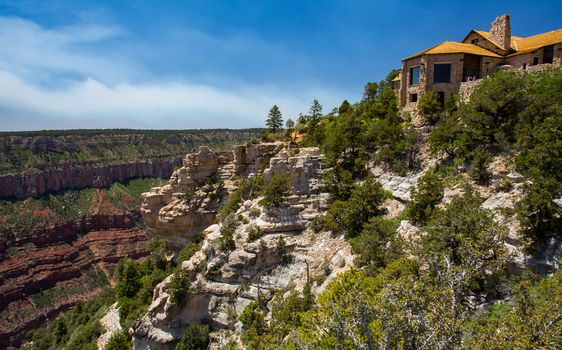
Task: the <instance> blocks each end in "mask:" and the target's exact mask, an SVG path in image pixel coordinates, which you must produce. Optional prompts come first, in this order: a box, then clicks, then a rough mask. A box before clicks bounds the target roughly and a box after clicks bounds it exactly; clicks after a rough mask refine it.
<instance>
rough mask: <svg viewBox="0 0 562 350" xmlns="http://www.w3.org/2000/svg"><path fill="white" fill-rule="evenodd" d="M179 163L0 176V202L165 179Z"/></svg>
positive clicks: (164, 161)
mask: <svg viewBox="0 0 562 350" xmlns="http://www.w3.org/2000/svg"><path fill="white" fill-rule="evenodd" d="M179 165H181V159H180V158H176V159H169V160H167V159H161V160H154V161H140V162H134V163H124V164H113V165H80V166H78V165H64V166H61V167H59V168H56V169H50V170H45V171H34V172H26V173H20V174H7V175H1V176H0V199H2V198H13V199H25V198H28V197H38V196H41V195H43V194H45V193H49V192H59V191H62V190H68V189H74V190H76V189H82V188H89V187H94V188H104V187H109V186H110V185H111V184H112V183H114V182H122V181H125V180H128V179H132V178H138V177H161V178H169V177H170V175H171V174H172V172H173V170H174V168H175V167H178V166H179Z"/></svg>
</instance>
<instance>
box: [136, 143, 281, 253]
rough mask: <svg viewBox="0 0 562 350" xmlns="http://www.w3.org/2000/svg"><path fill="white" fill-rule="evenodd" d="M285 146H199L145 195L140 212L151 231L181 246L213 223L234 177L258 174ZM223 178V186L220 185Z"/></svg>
mask: <svg viewBox="0 0 562 350" xmlns="http://www.w3.org/2000/svg"><path fill="white" fill-rule="evenodd" d="M281 148H282V145H280V144H275V143H265V144H248V145H239V146H235V147H234V149H233V150H232V151H230V152H217V153H215V152H212V151H211V150H209V148H208V147H204V146H203V147H200V148H199V150H198V152H197V153H191V154H188V155H187V156H186V157H185V159H184V160H183V167H181V168H179V169H178V170H176V171H175V172H174V173H173V174H172V176H171V178H170V181H169V182H168V184H167V185H165V186H163V187H156V188H153V189H152V190H151V192H148V193H144V194H143V195H142V199H143V201H142V205H141V213H142V215H143V219H144V222H145V223H146V225H147V227H148V228H149V231H151V232H154V233H156V234H158V235H160V236H163V237H165V238H166V239H167V240H168V242H169V243H170V245H171V246H172V247H173V248H176V249H178V248H181V247H182V246H184V245H185V244H187V243H188V242H189V241H191V240H193V238H194V236H195V235H196V234H197V233H199V232H201V231H202V230H203V229H205V228H206V227H208V226H209V225H211V224H212V223H213V222H214V220H215V217H216V214H217V211H218V209H219V206H220V204H222V203H223V200H224V198H225V197H226V195H227V191H228V187H231V186H232V184H231V182H230V179H232V178H233V177H234V176H247V175H248V174H255V173H257V172H258V171H259V170H260V169H262V168H263V167H264V166H266V165H267V164H268V162H269V160H270V159H271V158H272V157H273V156H274V155H275V154H276V153H277V152H279V150H280V149H281ZM221 180H225V181H224V187H223V186H222V184H221V186H217V184H218V183H219V182H220V181H221Z"/></svg>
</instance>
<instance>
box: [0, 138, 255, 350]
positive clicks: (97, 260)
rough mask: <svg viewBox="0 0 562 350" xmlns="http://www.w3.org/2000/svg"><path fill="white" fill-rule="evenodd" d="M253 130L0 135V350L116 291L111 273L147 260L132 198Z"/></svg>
mask: <svg viewBox="0 0 562 350" xmlns="http://www.w3.org/2000/svg"><path fill="white" fill-rule="evenodd" d="M257 134H258V133H257V131H255V130H236V131H232V130H205V131H198V130H194V131H155V132H150V131H135V130H115V131H111V130H109V131H104V130H101V131H99V130H98V131H87V132H85V131H72V130H70V131H61V132H48V131H47V132H30V133H1V134H0V149H1V151H2V152H0V204H1V206H0V261H1V262H0V280H1V281H2V283H1V284H0V348H9V347H18V346H19V344H20V342H21V340H22V339H23V337H24V336H25V334H26V332H27V331H29V330H32V329H34V328H36V327H38V326H40V325H41V324H43V323H44V322H46V321H48V320H51V319H53V318H55V317H56V316H57V315H58V314H59V313H60V312H62V311H65V310H68V309H69V308H71V307H73V306H74V305H75V304H76V303H77V302H79V301H86V300H89V299H91V298H93V297H95V296H96V295H97V294H98V293H100V292H101V291H102V290H103V289H104V288H107V287H108V286H111V285H114V283H115V275H114V270H115V266H116V264H117V263H118V261H119V260H121V259H123V258H125V257H128V258H132V259H136V260H142V259H143V258H144V257H146V256H147V254H148V252H147V250H146V247H145V243H146V241H147V239H148V236H147V234H146V228H145V225H144V224H143V221H142V217H141V214H140V211H139V205H140V196H139V194H140V193H139V191H140V192H144V191H146V190H148V189H149V188H150V187H149V186H151V184H158V183H160V182H159V181H162V180H159V179H167V178H169V177H170V176H171V174H172V173H173V171H174V169H175V168H178V167H180V166H181V165H182V162H183V159H182V158H183V157H184V156H185V154H186V153H188V152H189V151H191V150H192V149H193V148H194V147H197V146H199V145H201V144H208V145H210V146H215V147H217V146H220V145H225V144H230V143H240V142H244V141H247V140H249V139H250V138H252V137H256V136H257Z"/></svg>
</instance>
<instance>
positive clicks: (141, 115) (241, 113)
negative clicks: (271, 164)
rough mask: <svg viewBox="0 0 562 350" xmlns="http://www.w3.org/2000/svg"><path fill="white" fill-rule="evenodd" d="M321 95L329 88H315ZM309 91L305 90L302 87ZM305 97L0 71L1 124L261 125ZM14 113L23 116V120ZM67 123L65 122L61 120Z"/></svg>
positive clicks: (288, 112)
mask: <svg viewBox="0 0 562 350" xmlns="http://www.w3.org/2000/svg"><path fill="white" fill-rule="evenodd" d="M315 92H316V95H315V96H317V97H318V98H319V99H320V100H321V101H329V102H334V103H336V101H337V99H336V97H335V96H334V94H332V93H330V92H328V91H325V92H318V91H315ZM303 95H304V96H310V95H311V93H310V92H303ZM309 103H310V101H308V100H306V99H304V98H299V97H296V96H293V95H289V94H283V93H280V92H279V91H275V89H272V88H269V87H246V88H244V89H241V91H238V92H237V91H222V90H219V89H217V88H214V87H210V86H204V85H189V84H185V83H183V84H178V83H169V84H158V85H131V84H128V83H122V84H118V85H116V86H114V87H111V86H107V85H105V84H102V83H100V82H99V81H97V80H94V79H91V78H90V79H87V80H85V81H83V82H79V83H74V84H72V85H71V86H69V87H67V88H65V89H62V90H60V89H59V90H47V89H43V88H39V87H36V86H33V85H31V84H29V83H27V82H25V81H24V80H22V79H21V78H19V77H17V76H15V75H13V74H11V73H8V72H5V71H0V106H1V107H2V109H3V110H4V112H0V125H1V126H0V128H1V129H4V130H25V129H27V130H31V129H44V128H62V127H73V128H74V127H82V128H88V127H104V125H105V127H127V128H136V127H138V128H219V127H221V128H222V127H227V128H243V127H259V126H263V121H264V118H265V115H266V114H267V111H268V110H269V108H270V107H271V106H272V105H273V104H277V105H279V106H280V108H281V110H282V111H283V113H284V115H285V117H286V118H288V117H291V118H295V117H296V116H297V115H298V113H299V112H306V111H307V109H308V105H309ZM17 116H26V117H27V118H29V121H33V124H28V123H29V122H28V120H26V119H25V118H21V117H17ZM66 124H68V125H70V126H66Z"/></svg>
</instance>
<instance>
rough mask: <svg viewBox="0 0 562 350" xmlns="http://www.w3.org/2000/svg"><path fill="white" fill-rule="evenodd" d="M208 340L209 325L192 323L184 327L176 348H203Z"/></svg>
mask: <svg viewBox="0 0 562 350" xmlns="http://www.w3.org/2000/svg"><path fill="white" fill-rule="evenodd" d="M209 342H210V339H209V326H207V325H203V324H197V323H194V324H190V325H189V326H188V327H187V328H186V329H185V333H183V336H182V337H181V340H180V342H179V343H178V345H176V350H205V349H207V346H208V345H209Z"/></svg>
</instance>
